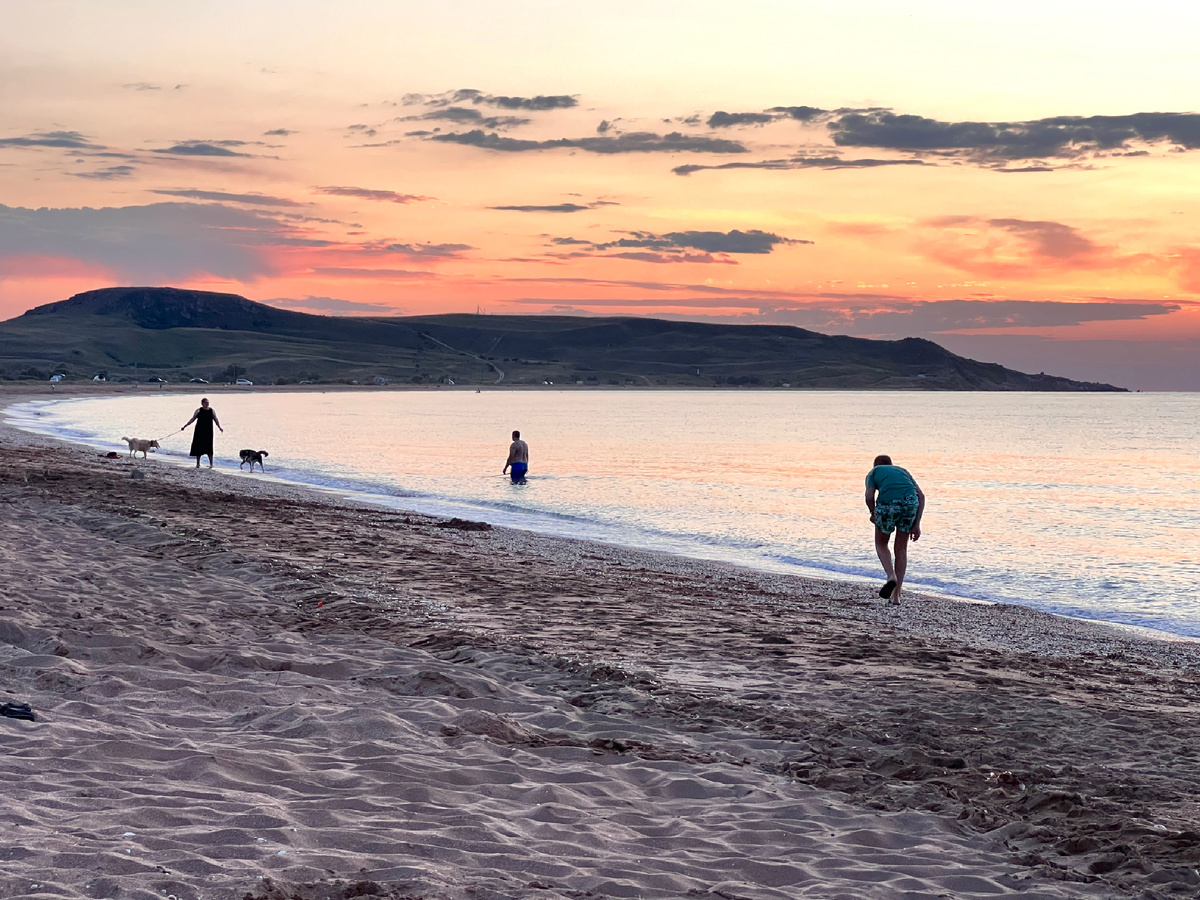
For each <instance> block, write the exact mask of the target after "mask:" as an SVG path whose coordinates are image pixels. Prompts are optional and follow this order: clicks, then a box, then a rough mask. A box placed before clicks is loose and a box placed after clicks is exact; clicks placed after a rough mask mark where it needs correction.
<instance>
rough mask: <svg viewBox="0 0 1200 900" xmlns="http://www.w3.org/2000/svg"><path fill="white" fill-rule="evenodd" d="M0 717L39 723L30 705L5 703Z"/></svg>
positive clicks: (0, 707) (0, 709) (1, 708)
mask: <svg viewBox="0 0 1200 900" xmlns="http://www.w3.org/2000/svg"><path fill="white" fill-rule="evenodd" d="M0 716H7V717H8V718H10V719H25V720H27V721H30V722H36V721H37V719H36V717H35V716H34V715H33V707H32V706H30V705H29V704H28V703H5V704H4V705H3V706H0Z"/></svg>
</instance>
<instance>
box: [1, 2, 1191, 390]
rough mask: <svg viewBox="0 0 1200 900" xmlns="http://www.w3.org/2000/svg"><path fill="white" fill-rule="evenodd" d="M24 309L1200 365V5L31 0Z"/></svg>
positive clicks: (1115, 371) (17, 43) (15, 31)
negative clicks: (644, 327) (710, 333)
mask: <svg viewBox="0 0 1200 900" xmlns="http://www.w3.org/2000/svg"><path fill="white" fill-rule="evenodd" d="M0 21H3V22H4V23H5V25H4V28H3V29H0V318H9V317H12V316H15V315H19V314H20V313H22V312H23V311H25V310H26V309H29V308H31V307H34V306H37V305H40V304H42V303H46V302H50V301H54V300H60V299H63V298H65V297H68V296H71V295H72V294H75V293H78V292H80V291H85V290H91V289H94V288H99V287H107V286H112V285H121V284H137V285H170V286H176V287H189V288H196V289H203V290H216V291H227V292H233V293H238V294H242V295H243V296H246V297H249V298H250V299H252V300H258V301H261V302H264V303H270V304H272V305H275V306H280V307H284V308H289V309H297V310H302V311H307V312H316V313H324V314H334V315H391V314H403V315H417V314H430V313H442V312H476V311H482V312H485V313H490V314H509V313H520V314H534V313H560V314H572V315H646V316H660V317H669V318H684V319H692V320H699V321H721V322H734V323H745V324H791V325H797V326H800V327H804V328H810V329H813V330H816V331H822V332H826V333H832V334H852V335H857V336H862V337H876V338H886V339H896V338H903V337H909V336H917V337H926V338H929V339H931V340H935V341H937V342H938V343H940V344H942V345H943V346H946V347H948V348H949V349H951V350H953V351H955V352H958V353H963V354H964V355H967V356H971V357H973V358H976V359H983V360H987V361H993V362H1000V363H1004V364H1005V365H1010V366H1013V367H1015V368H1019V369H1022V370H1025V371H1034V372H1037V371H1045V372H1048V373H1053V374H1060V375H1067V376H1070V377H1074V378H1082V379H1087V380H1097V381H1107V382H1112V383H1116V384H1120V385H1122V386H1125V387H1130V388H1134V389H1145V390H1200V232H1198V230H1197V222H1198V217H1200V113H1197V112H1196V111H1195V109H1196V103H1197V100H1196V98H1197V97H1200V67H1197V66H1196V65H1195V64H1194V39H1195V36H1196V35H1197V33H1200V8H1198V7H1194V6H1192V5H1188V4H1183V3H1179V2H1161V0H1149V2H1143V3H1141V4H1138V5H1137V6H1136V7H1135V6H1133V5H1130V4H1096V3H1094V2H1087V3H1084V2H1060V0H1042V2H1037V3H1033V2H1025V0H1009V2H1005V3H992V2H976V3H969V4H968V3H962V2H961V0H955V2H948V0H947V2H943V0H910V2H908V3H906V4H895V3H890V2H887V3H885V2H852V0H851V2H843V3H839V4H830V3H809V2H804V0H740V2H739V3H736V4H732V3H729V2H719V3H718V2H714V0H688V2H675V0H640V2H636V3H634V2H626V0H608V2H605V3H603V4H600V3H592V2H582V0H580V2H572V0H560V2H556V3H549V2H541V0H537V2H519V0H517V2H513V3H508V4H498V3H495V2H484V0H442V2H440V3H437V4H431V3H427V2H422V3H415V2H405V0H345V2H341V3H338V4H329V3H325V2H320V3H318V2H307V0H292V2H288V3H282V2H276V0H255V2H251V3H246V2H244V0H242V2H238V3H233V2H224V0H209V2H205V3H203V4H164V3H161V2H159V0H153V2H151V0H145V2H143V0H114V2H112V3H104V4H97V3H88V2H86V0H75V2H61V0H42V2H38V3H28V2H24V0H22V2H17V0H0Z"/></svg>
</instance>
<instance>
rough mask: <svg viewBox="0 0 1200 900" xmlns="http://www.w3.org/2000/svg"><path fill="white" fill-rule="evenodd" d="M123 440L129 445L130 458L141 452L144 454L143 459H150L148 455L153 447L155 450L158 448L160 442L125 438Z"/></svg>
mask: <svg viewBox="0 0 1200 900" xmlns="http://www.w3.org/2000/svg"><path fill="white" fill-rule="evenodd" d="M121 440H123V441H124V442H125V443H127V444H128V445H129V455H130V457H132V456H133V454H134V453H137V452H138V451H139V450H140V451H141V453H142V459H149V457H148V456H146V453H147V452H148V451H149V450H150V448H151V447H155V448H157V447H158V441H148V440H146V439H145V438H127V437H123V438H121Z"/></svg>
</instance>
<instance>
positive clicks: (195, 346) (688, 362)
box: [0, 287, 1125, 392]
mask: <svg viewBox="0 0 1200 900" xmlns="http://www.w3.org/2000/svg"><path fill="white" fill-rule="evenodd" d="M55 375H62V376H64V379H63V380H65V381H67V382H72V383H79V382H81V381H88V382H90V381H91V380H92V379H94V378H104V379H107V380H108V381H110V382H118V383H124V384H132V382H133V381H135V380H136V381H139V382H143V383H144V382H147V381H156V380H159V379H165V380H166V381H167V382H169V383H171V384H174V385H179V384H181V383H182V384H187V385H191V384H204V383H215V382H218V381H222V382H233V381H235V380H237V379H245V380H247V381H251V382H254V385H253V386H254V387H259V386H262V385H263V384H264V383H266V384H271V385H273V386H278V387H287V386H293V385H295V386H303V387H309V386H312V387H317V386H320V387H326V388H327V387H328V386H329V385H332V384H341V385H346V386H351V387H371V386H374V387H400V386H404V387H409V386H418V387H419V386H430V385H442V386H445V387H464V386H466V387H471V388H473V389H482V388H483V387H485V386H503V387H556V388H557V387H574V388H587V387H592V388H707V389H712V388H734V387H736V388H749V389H753V388H760V389H770V388H776V389H800V388H803V389H828V390H922V391H925V390H949V391H1054V392H1095V391H1101V392H1112V391H1124V390H1125V389H1124V388H1121V387H1117V386H1114V385H1111V384H1102V383H1096V382H1082V381H1074V380H1072V379H1068V378H1061V377H1058V376H1055V375H1047V374H1045V373H1038V374H1028V373H1024V372H1018V371H1016V370H1013V369H1008V368H1005V367H1004V366H1000V365H997V364H994V363H983V362H978V361H976V360H971V359H967V358H965V357H962V356H958V355H956V354H953V353H951V352H950V351H948V350H946V349H945V348H944V347H941V346H940V345H938V344H936V343H934V342H932V341H928V340H924V339H921V338H905V339H904V340H898V341H879V340H868V339H865V338H854V337H847V336H839V335H826V334H819V333H817V332H813V331H806V330H804V329H801V328H795V327H792V326H783V325H725V324H713V323H701V322H686V321H674V320H671V321H667V320H662V319H652V318H637V317H621V318H585V317H572V316H541V315H534V316H493V315H465V314H462V315H458V314H448V315H438V316H408V317H364V318H357V317H355V318H350V317H344V318H339V317H332V316H318V315H311V314H308V313H300V312H293V311H290V310H283V309H277V308H275V307H271V306H268V305H265V304H262V303H255V302H254V301H251V300H247V299H246V298H244V297H239V296H237V295H234V294H217V293H211V292H206V291H186V290H178V289H175V288H159V287H150V288H106V289H102V290H96V291H88V292H85V293H82V294H77V295H75V296H74V297H71V298H69V299H67V300H62V301H58V302H56V303H49V304H46V305H44V306H40V307H37V308H35V309H32V310H29V311H28V312H26V313H24V314H23V315H21V316H18V317H17V318H15V319H10V320H8V321H7V322H3V323H0V377H4V378H8V379H21V380H32V381H38V380H41V381H48V380H49V379H50V378H51V377H53V376H55ZM247 387H249V385H247Z"/></svg>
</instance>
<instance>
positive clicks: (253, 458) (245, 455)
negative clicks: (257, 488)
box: [238, 450, 271, 472]
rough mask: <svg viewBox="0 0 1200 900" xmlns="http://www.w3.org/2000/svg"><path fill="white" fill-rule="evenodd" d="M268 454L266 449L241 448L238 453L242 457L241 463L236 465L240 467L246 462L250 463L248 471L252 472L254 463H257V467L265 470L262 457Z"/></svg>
mask: <svg viewBox="0 0 1200 900" xmlns="http://www.w3.org/2000/svg"><path fill="white" fill-rule="evenodd" d="M270 455H271V454H270V453H268V452H267V451H266V450H243V451H242V452H241V453H239V454H238V456H240V457H241V458H242V465H241V466H238V468H239V469H240V468H242V466H244V465H246V463H250V471H251V472H253V471H254V464H255V463H258V467H259V468H260V469H262V470H263V471H264V472H265V471H267V470H266V469H265V468H264V467H263V457H264V456H270Z"/></svg>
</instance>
